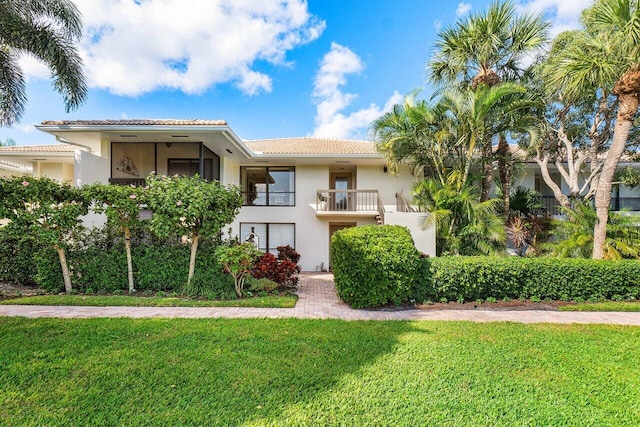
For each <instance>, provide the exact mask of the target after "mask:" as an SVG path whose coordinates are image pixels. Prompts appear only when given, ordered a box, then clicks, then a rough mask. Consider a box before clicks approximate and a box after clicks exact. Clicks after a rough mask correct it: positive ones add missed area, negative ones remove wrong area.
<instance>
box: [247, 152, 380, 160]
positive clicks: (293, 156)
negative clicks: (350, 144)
mask: <svg viewBox="0 0 640 427" xmlns="http://www.w3.org/2000/svg"><path fill="white" fill-rule="evenodd" d="M345 157H348V158H349V159H380V160H381V159H384V156H383V155H381V154H377V153H371V154H350V153H321V154H304V153H288V154H277V153H268V154H264V153H263V154H257V153H255V152H254V155H253V156H252V158H253V159H299V158H302V159H343V158H345Z"/></svg>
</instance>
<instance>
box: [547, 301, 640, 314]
mask: <svg viewBox="0 0 640 427" xmlns="http://www.w3.org/2000/svg"><path fill="white" fill-rule="evenodd" d="M559 310H560V311H631V312H634V311H640V302H638V301H601V302H586V303H581V304H572V305H566V306H562V307H560V308H559Z"/></svg>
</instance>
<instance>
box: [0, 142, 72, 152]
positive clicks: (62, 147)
mask: <svg viewBox="0 0 640 427" xmlns="http://www.w3.org/2000/svg"><path fill="white" fill-rule="evenodd" d="M74 151H75V147H73V146H72V145H69V144H52V145H20V146H16V147H0V154H2V153H23V152H24V153H32V152H38V153H73V152H74Z"/></svg>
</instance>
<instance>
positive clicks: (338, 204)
mask: <svg viewBox="0 0 640 427" xmlns="http://www.w3.org/2000/svg"><path fill="white" fill-rule="evenodd" d="M351 189H353V173H351V172H333V173H331V190H351ZM332 195H333V197H332V198H331V200H330V204H329V205H330V206H331V210H334V211H348V210H353V204H352V198H351V194H350V193H349V192H347V191H336V192H334V193H332Z"/></svg>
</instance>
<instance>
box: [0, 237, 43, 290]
mask: <svg viewBox="0 0 640 427" xmlns="http://www.w3.org/2000/svg"><path fill="white" fill-rule="evenodd" d="M41 247H42V245H38V243H37V242H36V241H35V240H34V239H32V238H28V237H23V236H11V235H10V234H9V232H8V230H6V229H3V228H1V227H0V281H2V282H8V283H15V284H21V285H35V284H36V281H35V276H36V273H37V269H36V263H35V262H34V254H35V253H36V252H37V251H39V250H40V249H41Z"/></svg>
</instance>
